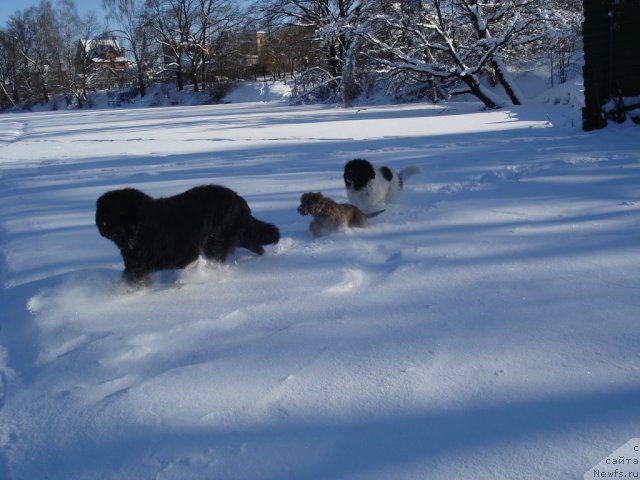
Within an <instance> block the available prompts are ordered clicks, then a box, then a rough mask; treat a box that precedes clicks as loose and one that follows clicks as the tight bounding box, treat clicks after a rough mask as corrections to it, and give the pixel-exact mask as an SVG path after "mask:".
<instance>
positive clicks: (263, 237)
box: [240, 216, 280, 255]
mask: <svg viewBox="0 0 640 480" xmlns="http://www.w3.org/2000/svg"><path fill="white" fill-rule="evenodd" d="M279 241H280V230H279V229H278V227H276V226H275V225H273V224H271V223H267V222H263V221H262V220H258V219H257V218H255V217H253V216H251V217H249V223H248V225H247V228H246V229H245V231H244V234H243V236H242V240H241V241H240V246H241V247H243V248H246V249H247V250H251V251H252V252H254V253H257V254H259V255H262V254H263V253H264V248H262V246H263V245H271V244H274V243H278V242H279Z"/></svg>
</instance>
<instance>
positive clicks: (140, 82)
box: [138, 70, 147, 98]
mask: <svg viewBox="0 0 640 480" xmlns="http://www.w3.org/2000/svg"><path fill="white" fill-rule="evenodd" d="M138 90H139V91H140V98H144V96H145V94H146V93H147V92H146V89H145V86H144V75H143V74H142V72H141V71H140V70H138Z"/></svg>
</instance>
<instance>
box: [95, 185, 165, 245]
mask: <svg viewBox="0 0 640 480" xmlns="http://www.w3.org/2000/svg"><path fill="white" fill-rule="evenodd" d="M152 201H153V200H152V199H151V197H149V196H147V195H145V194H144V193H142V192H140V191H139V190H135V189H133V188H125V189H123V190H113V191H110V192H107V193H105V194H103V195H102V196H101V197H100V198H98V201H97V203H96V226H97V227H98V231H99V232H100V235H102V236H103V237H105V238H108V239H109V240H111V241H112V242H114V243H115V244H116V245H117V246H118V247H120V248H124V247H126V246H127V245H128V244H129V241H130V240H131V239H132V238H133V236H134V235H135V233H136V230H137V228H138V224H139V223H140V220H141V219H142V215H143V214H142V212H143V210H144V207H145V206H146V205H148V203H149V202H152Z"/></svg>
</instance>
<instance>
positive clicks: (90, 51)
mask: <svg viewBox="0 0 640 480" xmlns="http://www.w3.org/2000/svg"><path fill="white" fill-rule="evenodd" d="M77 58H78V60H79V61H85V62H86V63H87V64H88V65H89V66H90V67H91V69H93V70H100V69H109V70H113V71H115V72H123V71H125V70H126V69H127V68H128V66H129V62H128V60H127V57H126V55H125V49H124V47H122V46H120V43H119V42H118V39H117V38H116V37H106V36H105V37H102V38H96V39H91V40H87V39H84V38H83V39H80V41H79V44H78V49H77Z"/></svg>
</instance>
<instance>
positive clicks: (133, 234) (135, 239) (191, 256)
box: [96, 185, 280, 283]
mask: <svg viewBox="0 0 640 480" xmlns="http://www.w3.org/2000/svg"><path fill="white" fill-rule="evenodd" d="M96 226H97V227H98V231H99V232H100V234H101V235H102V236H103V237H106V238H108V239H109V240H111V241H113V242H114V243H115V244H116V245H117V246H118V248H120V253H121V254H122V258H123V260H124V273H123V277H124V279H125V280H126V281H128V282H132V283H148V282H149V274H150V273H151V272H153V271H157V270H165V269H174V268H183V267H185V266H187V265H188V264H189V263H191V262H193V261H194V260H196V259H197V258H198V256H199V255H203V256H204V257H206V258H208V259H211V260H215V261H218V262H224V260H225V259H226V258H227V256H228V255H229V254H230V253H232V252H233V250H234V249H235V248H236V247H242V248H246V249H248V250H250V251H252V252H254V253H257V254H260V255H261V254H263V253H264V248H263V247H262V246H263V245H269V244H273V243H277V242H278V241H279V240H280V232H279V230H278V228H277V227H276V226H274V225H272V224H270V223H266V222H263V221H260V220H258V219H256V218H254V217H253V216H252V215H251V209H250V208H249V205H248V204H247V202H246V201H245V200H244V198H242V197H241V196H240V195H238V194H237V193H235V192H234V191H233V190H230V189H228V188H226V187H223V186H219V185H204V186H200V187H195V188H192V189H191V190H187V191H186V192H183V193H181V194H179V195H175V196H172V197H166V198H157V199H154V198H152V197H150V196H149V195H147V194H145V193H143V192H141V191H140V190H136V189H134V188H125V189H122V190H113V191H110V192H107V193H105V194H103V195H102V196H101V197H100V198H99V199H98V201H97V206H96Z"/></svg>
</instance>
